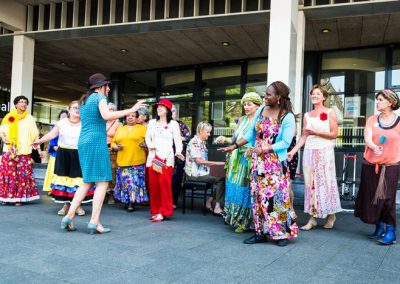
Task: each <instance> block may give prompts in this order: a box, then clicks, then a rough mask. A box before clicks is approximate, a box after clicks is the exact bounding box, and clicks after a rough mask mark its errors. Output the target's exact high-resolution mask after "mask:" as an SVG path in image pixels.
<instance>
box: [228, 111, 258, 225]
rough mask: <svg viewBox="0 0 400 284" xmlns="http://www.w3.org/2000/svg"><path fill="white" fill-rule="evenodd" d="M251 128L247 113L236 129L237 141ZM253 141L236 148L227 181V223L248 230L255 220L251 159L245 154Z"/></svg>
mask: <svg viewBox="0 0 400 284" xmlns="http://www.w3.org/2000/svg"><path fill="white" fill-rule="evenodd" d="M249 129H250V119H249V117H248V116H247V115H246V116H244V117H243V120H242V122H241V123H240V124H239V126H238V129H237V130H236V131H235V136H234V139H235V141H237V140H239V139H240V138H242V137H243V134H244V133H245V132H247V131H248V130H249ZM251 146H252V143H251V142H250V143H247V144H246V145H244V146H242V147H240V148H239V149H235V150H234V151H233V152H232V153H231V155H230V156H229V159H228V160H227V171H226V173H227V174H226V176H227V180H226V183H225V190H226V193H225V206H224V220H225V223H227V224H229V225H231V226H233V227H234V228H241V229H244V230H247V229H249V228H250V224H251V223H252V220H253V212H252V209H251V196H250V180H249V175H250V166H251V159H250V158H246V157H245V156H244V154H245V152H246V150H247V149H248V147H251Z"/></svg>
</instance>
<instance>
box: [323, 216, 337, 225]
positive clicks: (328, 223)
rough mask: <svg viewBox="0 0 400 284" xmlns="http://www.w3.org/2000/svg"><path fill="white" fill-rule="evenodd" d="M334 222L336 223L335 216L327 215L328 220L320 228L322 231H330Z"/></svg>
mask: <svg viewBox="0 0 400 284" xmlns="http://www.w3.org/2000/svg"><path fill="white" fill-rule="evenodd" d="M335 221H336V215H335V214H332V215H328V218H327V219H326V223H325V225H323V226H322V227H323V228H324V229H332V228H333V226H334V225H335Z"/></svg>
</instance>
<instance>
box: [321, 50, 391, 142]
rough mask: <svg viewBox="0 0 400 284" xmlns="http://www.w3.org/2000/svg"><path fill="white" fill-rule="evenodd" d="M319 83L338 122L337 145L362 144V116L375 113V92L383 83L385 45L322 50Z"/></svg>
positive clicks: (382, 86)
mask: <svg viewBox="0 0 400 284" xmlns="http://www.w3.org/2000/svg"><path fill="white" fill-rule="evenodd" d="M321 84H322V85H325V86H326V87H327V89H328V91H329V93H330V96H329V98H328V100H327V101H326V106H327V107H330V108H332V109H334V110H335V111H336V115H337V117H338V122H339V123H340V126H339V137H338V139H337V140H336V143H337V146H339V147H348V146H351V147H355V146H362V145H364V138H363V136H364V126H365V122H366V118H368V117H369V116H371V115H373V114H374V112H375V93H376V91H378V90H381V89H383V88H384V86H385V48H367V49H358V50H348V51H337V52H336V51H335V52H326V53H324V54H323V57H322V73H321Z"/></svg>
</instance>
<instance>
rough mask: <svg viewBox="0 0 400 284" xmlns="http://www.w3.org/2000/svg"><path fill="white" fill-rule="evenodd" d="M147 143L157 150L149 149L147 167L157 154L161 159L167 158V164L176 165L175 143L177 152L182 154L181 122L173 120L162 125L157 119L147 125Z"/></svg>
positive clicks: (149, 146)
mask: <svg viewBox="0 0 400 284" xmlns="http://www.w3.org/2000/svg"><path fill="white" fill-rule="evenodd" d="M145 141H146V145H147V147H148V148H149V149H150V148H156V150H152V151H149V155H148V156H147V162H146V167H150V166H151V164H152V161H153V159H154V157H155V155H156V154H157V157H159V158H160V159H166V164H167V166H171V167H173V166H174V160H175V153H174V150H173V148H172V146H173V145H174V144H175V150H176V154H182V138H181V132H180V130H179V124H178V122H176V121H175V120H171V121H170V122H169V124H168V125H165V126H161V125H160V124H159V123H158V122H157V121H156V120H155V119H152V120H150V121H149V124H148V125H147V131H146V137H145Z"/></svg>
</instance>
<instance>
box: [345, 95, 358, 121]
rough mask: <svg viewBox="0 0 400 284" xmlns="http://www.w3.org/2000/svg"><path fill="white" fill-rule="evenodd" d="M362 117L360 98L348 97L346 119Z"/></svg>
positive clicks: (346, 99) (346, 100)
mask: <svg viewBox="0 0 400 284" xmlns="http://www.w3.org/2000/svg"><path fill="white" fill-rule="evenodd" d="M359 116H360V97H347V98H345V99H344V117H345V118H356V117H359Z"/></svg>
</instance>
